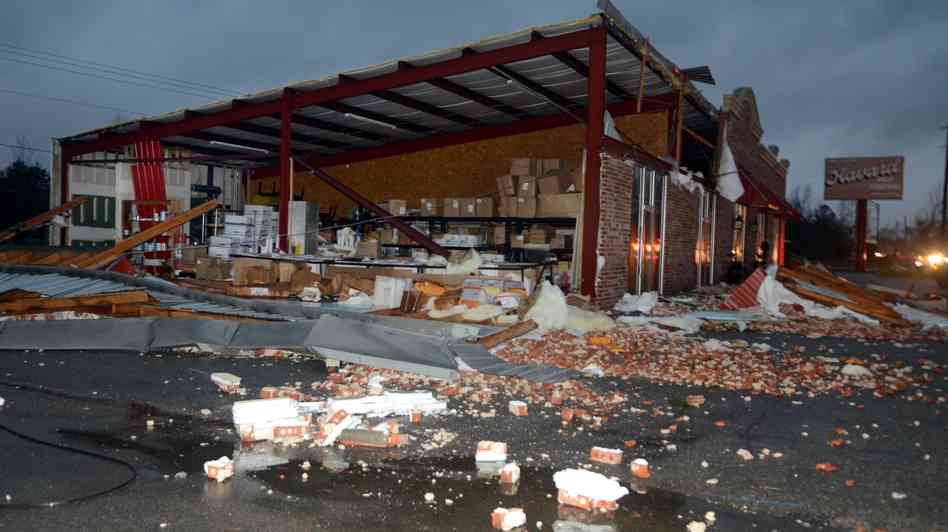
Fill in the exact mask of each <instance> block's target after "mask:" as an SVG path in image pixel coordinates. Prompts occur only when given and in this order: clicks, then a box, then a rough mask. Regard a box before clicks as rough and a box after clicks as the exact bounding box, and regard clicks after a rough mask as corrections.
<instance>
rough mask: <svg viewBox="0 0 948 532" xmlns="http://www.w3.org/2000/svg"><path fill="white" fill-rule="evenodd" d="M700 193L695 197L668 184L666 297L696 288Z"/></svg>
mask: <svg viewBox="0 0 948 532" xmlns="http://www.w3.org/2000/svg"><path fill="white" fill-rule="evenodd" d="M698 201H699V200H698V194H692V193H690V192H688V190H687V189H684V188H682V187H680V186H677V185H675V184H673V183H671V182H669V184H668V194H667V204H666V205H665V208H666V209H668V214H667V216H666V225H665V278H664V282H663V287H662V288H663V290H664V293H665V294H675V293H678V292H683V291H685V290H689V289H692V288H694V287H695V286H697V284H698V267H697V265H696V264H695V248H696V247H697V245H698Z"/></svg>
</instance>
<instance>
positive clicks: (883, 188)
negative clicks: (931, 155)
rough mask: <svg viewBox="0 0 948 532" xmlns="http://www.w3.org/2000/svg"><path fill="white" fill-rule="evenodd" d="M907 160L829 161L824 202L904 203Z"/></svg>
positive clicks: (879, 158)
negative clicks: (889, 201) (883, 201)
mask: <svg viewBox="0 0 948 532" xmlns="http://www.w3.org/2000/svg"><path fill="white" fill-rule="evenodd" d="M904 169H905V158H904V157H842V158H838V159H826V174H825V177H824V178H823V184H824V186H823V199H827V200H860V199H873V200H886V199H894V200H898V199H902V176H903V171H904Z"/></svg>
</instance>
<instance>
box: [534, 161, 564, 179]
mask: <svg viewBox="0 0 948 532" xmlns="http://www.w3.org/2000/svg"><path fill="white" fill-rule="evenodd" d="M541 165H542V167H543V173H542V174H540V175H543V176H550V175H555V176H564V175H567V174H568V173H569V161H567V160H566V159H543V161H542V163H541Z"/></svg>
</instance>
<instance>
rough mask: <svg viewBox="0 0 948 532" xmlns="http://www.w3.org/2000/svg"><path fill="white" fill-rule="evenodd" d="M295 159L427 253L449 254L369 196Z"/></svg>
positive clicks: (446, 255) (443, 255)
mask: <svg viewBox="0 0 948 532" xmlns="http://www.w3.org/2000/svg"><path fill="white" fill-rule="evenodd" d="M297 161H299V162H300V164H301V165H302V166H303V167H304V168H306V169H307V170H309V171H310V172H312V174H313V175H315V176H316V177H318V178H320V179H322V180H323V181H324V182H325V183H326V184H327V185H329V186H331V187H332V188H334V189H336V190H338V191H339V192H340V193H341V194H342V195H343V196H346V197H347V198H349V199H351V200H352V201H354V202H355V203H356V204H358V205H361V206H362V207H364V208H366V209H369V210H370V211H372V212H374V213H375V214H377V215H379V217H381V218H384V219H385V222H386V223H388V224H389V225H391V226H392V227H394V228H396V229H398V230H399V231H401V232H402V233H404V234H405V236H407V237H408V238H410V239H412V240H414V241H415V242H418V243H419V244H421V245H422V246H423V247H424V248H425V249H427V250H428V252H429V253H431V254H434V255H441V256H442V257H445V258H447V257H449V256H450V255H451V252H450V251H448V250H446V249H444V248H443V247H441V246H440V245H439V244H438V243H437V242H435V241H434V240H431V239H430V238H428V236H427V235H425V234H424V233H422V232H420V231H418V230H417V229H415V228H414V227H412V226H411V225H409V224H407V223H406V222H404V221H402V219H401V218H399V217H398V216H395V215H393V214H392V213H390V212H388V211H386V210H385V209H383V208H382V207H380V206H379V205H378V204H376V203H375V202H373V201H372V200H370V199H369V198H366V197H365V196H363V195H362V194H359V193H358V192H356V191H355V190H354V189H352V188H349V187H348V186H347V185H346V184H345V183H343V182H341V181H339V180H338V179H336V178H334V177H333V176H331V175H329V174H327V173H326V172H324V171H323V170H321V169H319V168H314V167H313V166H310V165H309V164H307V163H306V161H303V160H300V159H297Z"/></svg>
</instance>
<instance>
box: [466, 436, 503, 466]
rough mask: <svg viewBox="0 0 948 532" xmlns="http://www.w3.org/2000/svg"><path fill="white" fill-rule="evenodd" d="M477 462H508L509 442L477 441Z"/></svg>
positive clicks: (475, 458)
mask: <svg viewBox="0 0 948 532" xmlns="http://www.w3.org/2000/svg"><path fill="white" fill-rule="evenodd" d="M474 461H476V462H506V461H507V444H506V443H504V442H499V441H486V440H485V441H479V442H477V453H476V454H475V456H474Z"/></svg>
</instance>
